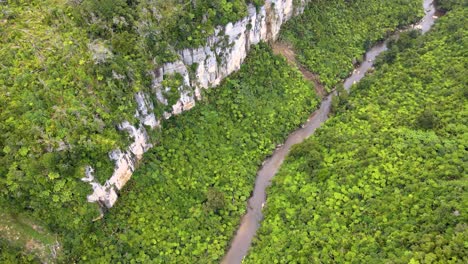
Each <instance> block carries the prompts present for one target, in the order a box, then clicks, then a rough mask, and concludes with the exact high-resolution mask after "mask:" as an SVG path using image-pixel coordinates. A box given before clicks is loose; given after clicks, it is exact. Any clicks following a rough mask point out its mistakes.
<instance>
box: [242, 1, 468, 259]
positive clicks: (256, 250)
mask: <svg viewBox="0 0 468 264" xmlns="http://www.w3.org/2000/svg"><path fill="white" fill-rule="evenodd" d="M467 17H468V13H467V9H466V8H464V9H462V8H460V9H456V10H454V11H451V12H449V13H448V14H447V15H446V17H442V18H440V20H439V21H438V22H437V23H438V24H437V25H436V26H435V29H434V31H433V32H429V33H428V34H427V35H425V36H417V35H416V36H414V37H415V38H413V39H411V40H408V39H406V38H402V41H404V42H405V43H408V41H409V42H411V43H412V44H411V45H407V46H408V47H407V48H406V49H404V50H400V52H398V53H396V54H395V58H394V59H393V60H392V62H391V63H390V64H387V63H383V64H382V65H381V66H380V68H378V69H377V70H376V72H375V73H374V74H373V75H371V76H369V77H367V78H365V79H364V80H363V81H362V82H361V83H359V84H358V85H357V86H356V87H354V90H353V91H352V93H351V95H350V96H349V98H348V103H347V105H346V108H348V110H345V109H344V108H345V107H341V108H339V109H338V111H337V112H338V114H337V115H336V116H335V117H333V118H331V119H330V120H329V121H327V122H326V124H325V125H324V126H323V127H322V128H321V129H320V130H319V131H317V134H316V135H315V136H313V137H312V138H310V139H308V140H306V142H305V143H303V144H300V145H298V146H296V147H295V148H294V149H293V150H292V151H291V154H290V155H289V157H288V158H287V160H286V161H285V164H284V165H283V167H282V168H281V170H280V172H279V174H278V175H277V176H276V177H275V179H274V182H273V185H272V187H271V188H270V189H269V190H268V201H267V204H266V208H265V220H264V221H263V222H262V226H261V228H260V230H259V234H258V237H257V238H256V240H255V242H254V246H253V248H252V250H251V253H250V255H249V256H248V257H247V259H246V263H467V261H468V259H467V256H468V254H467V252H468V249H467V243H466V241H468V228H467V222H468V215H467V213H466V208H468V196H467V193H468V192H467V191H468V189H467V188H468V185H467V182H468V181H467V180H468V178H467V170H468V167H467V164H468V160H467V157H468V153H467V148H468V142H467V137H466V135H467V132H468V126H467V125H468V124H467V122H466V120H468V103H467V99H468V97H467V96H466V94H467V93H466V92H465V91H466V86H467V82H468V79H467V76H466V68H467V66H468V65H467V59H466V48H465V47H466V46H467V44H468V39H467V38H466V35H467V33H468V26H467V25H468V20H467ZM409 34H411V33H409ZM396 45H400V44H398V43H396ZM400 46H401V45H400ZM435 119H437V122H435V123H437V125H433V124H434V122H433V121H434V120H435Z"/></svg>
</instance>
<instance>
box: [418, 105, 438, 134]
mask: <svg viewBox="0 0 468 264" xmlns="http://www.w3.org/2000/svg"><path fill="white" fill-rule="evenodd" d="M416 123H417V125H418V126H419V127H420V128H422V129H434V128H437V127H438V126H439V124H440V121H439V118H438V117H437V116H436V114H435V113H434V111H432V110H431V109H426V110H424V111H423V112H422V113H421V114H420V115H419V116H418V118H417V119H416Z"/></svg>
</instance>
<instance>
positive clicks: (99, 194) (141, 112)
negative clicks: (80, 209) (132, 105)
mask: <svg viewBox="0 0 468 264" xmlns="http://www.w3.org/2000/svg"><path fill="white" fill-rule="evenodd" d="M309 1H310V0H267V1H265V5H264V6H262V7H260V8H258V9H256V8H255V7H254V6H249V10H248V16H246V17H245V18H243V19H242V20H240V21H237V22H235V23H229V24H227V25H226V26H224V27H218V28H217V29H216V30H215V34H214V35H213V36H211V37H209V38H208V40H207V44H206V45H205V46H203V47H198V48H193V49H184V50H181V51H179V52H178V54H179V57H180V60H178V61H175V62H171V63H166V64H164V65H162V66H161V67H159V68H157V69H155V70H154V72H153V84H152V87H151V88H152V89H151V93H150V94H145V93H142V92H139V93H136V94H135V100H136V102H137V105H138V109H137V111H136V114H135V116H136V117H137V118H138V120H140V124H139V125H138V128H136V127H135V126H132V125H130V124H129V123H128V122H126V121H125V122H123V123H122V124H121V126H120V129H121V130H125V131H128V132H129V134H130V136H131V137H132V138H133V139H134V143H132V145H130V146H129V147H128V149H127V150H126V151H124V152H122V151H120V150H115V151H112V152H111V153H110V154H109V157H110V158H111V159H112V160H114V161H115V170H114V173H113V175H112V177H111V178H110V179H109V180H107V181H106V182H105V184H104V185H101V184H99V183H97V182H96V181H95V180H94V177H93V176H92V172H93V169H92V168H90V167H89V168H88V169H87V170H86V177H85V178H83V181H85V182H89V183H90V184H91V186H92V187H93V193H92V194H91V195H89V196H88V201H89V202H98V203H99V204H100V205H101V206H105V207H107V208H110V207H112V206H113V205H114V203H115V202H116V200H117V191H118V190H120V189H121V188H123V186H124V185H125V184H126V183H127V181H128V180H129V179H130V177H131V175H132V173H133V171H134V169H135V165H136V163H137V162H138V161H139V160H140V159H141V157H142V155H143V153H144V152H146V151H147V150H148V149H149V148H151V147H152V146H151V144H150V143H149V140H148V136H147V133H146V128H145V126H146V127H150V128H151V129H155V128H156V127H159V123H160V121H159V120H158V119H157V118H156V116H155V115H154V111H153V109H154V106H153V104H152V101H151V100H150V98H151V97H153V98H155V99H156V100H157V101H159V102H160V103H162V104H166V105H167V103H168V101H167V99H166V98H165V97H164V94H165V93H166V92H168V91H169V90H170V88H168V87H164V86H163V80H164V79H165V78H170V77H173V76H175V75H179V76H182V78H183V85H181V86H180V87H179V88H178V91H179V93H180V99H179V100H178V101H177V103H176V104H174V105H172V112H170V113H169V112H166V113H164V117H163V118H166V119H167V118H169V117H170V116H171V115H174V114H180V113H181V112H183V111H186V110H189V109H191V108H192V107H194V106H195V103H196V100H197V99H201V89H207V88H210V87H214V86H217V85H218V84H220V82H221V81H222V80H223V79H224V78H225V77H227V76H228V75H229V74H231V73H233V72H235V71H237V70H239V69H240V66H241V64H242V62H243V61H244V59H245V58H246V57H247V53H248V51H249V50H250V46H251V45H255V44H258V43H259V42H260V41H275V40H276V38H277V37H278V33H279V31H280V29H281V26H282V25H283V24H284V22H286V21H287V20H289V19H290V18H291V17H292V16H294V15H297V14H300V13H302V12H303V11H304V8H305V6H306V4H307V3H308V2H309Z"/></svg>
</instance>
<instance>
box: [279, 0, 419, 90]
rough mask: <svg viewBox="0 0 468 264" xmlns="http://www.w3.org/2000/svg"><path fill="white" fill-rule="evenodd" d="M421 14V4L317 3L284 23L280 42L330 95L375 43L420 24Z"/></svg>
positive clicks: (378, 0)
mask: <svg viewBox="0 0 468 264" xmlns="http://www.w3.org/2000/svg"><path fill="white" fill-rule="evenodd" d="M422 12H423V11H422V9H421V0H392V1H382V0H356V1H346V0H328V1H323V0H317V1H314V2H313V3H311V4H310V5H309V7H308V8H306V10H305V12H304V14H302V15H301V16H298V17H295V18H293V19H291V20H290V21H289V22H288V23H286V25H285V26H284V28H283V31H282V34H281V36H280V37H281V39H282V40H283V41H286V42H289V43H291V44H293V47H294V49H295V51H296V54H297V58H298V61H299V62H300V63H301V64H302V65H304V66H305V67H307V68H308V69H309V70H310V71H312V72H315V73H318V74H319V75H320V81H321V82H322V83H323V84H324V85H325V87H326V88H327V90H328V91H330V90H331V88H333V87H334V86H335V85H336V84H337V83H338V82H339V81H341V80H342V79H344V78H345V77H347V76H348V74H349V73H350V72H351V70H352V69H353V62H354V63H359V62H360V61H361V60H362V55H363V54H364V52H365V51H366V50H367V49H369V48H370V47H371V46H372V44H373V43H375V42H377V41H380V40H382V39H383V38H384V37H386V35H388V33H391V32H393V31H394V30H395V29H396V28H398V27H403V26H405V25H408V24H410V23H412V22H415V21H417V20H418V19H419V18H420V17H421V16H422V14H423V13H422Z"/></svg>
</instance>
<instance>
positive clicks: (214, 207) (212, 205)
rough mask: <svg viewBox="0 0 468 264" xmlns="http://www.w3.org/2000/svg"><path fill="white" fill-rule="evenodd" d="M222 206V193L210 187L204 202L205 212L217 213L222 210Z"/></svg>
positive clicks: (223, 203) (223, 202)
mask: <svg viewBox="0 0 468 264" xmlns="http://www.w3.org/2000/svg"><path fill="white" fill-rule="evenodd" d="M224 206H225V201H224V193H222V192H221V191H219V190H217V189H215V188H213V187H210V188H209V189H208V191H207V193H206V201H205V205H204V208H205V210H207V211H213V212H214V213H218V211H219V210H221V209H223V208H224Z"/></svg>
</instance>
